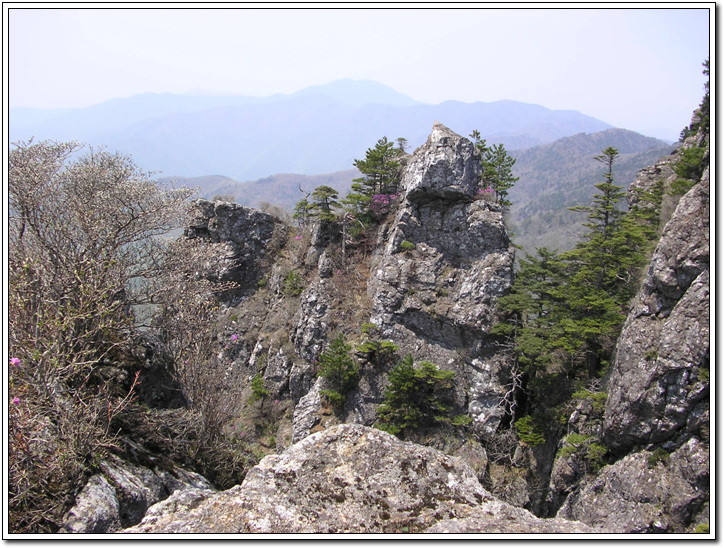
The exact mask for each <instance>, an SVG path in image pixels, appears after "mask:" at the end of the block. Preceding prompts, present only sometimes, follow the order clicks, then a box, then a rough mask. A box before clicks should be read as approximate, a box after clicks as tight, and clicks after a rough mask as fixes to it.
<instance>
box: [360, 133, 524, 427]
mask: <svg viewBox="0 0 724 548" xmlns="http://www.w3.org/2000/svg"><path fill="white" fill-rule="evenodd" d="M477 154H478V153H477V151H476V150H475V147H474V145H473V144H472V143H471V142H470V141H469V140H468V139H465V138H463V137H461V136H459V135H457V134H455V133H453V132H452V131H450V130H449V129H447V128H446V127H445V126H443V125H442V124H439V123H436V124H435V127H434V128H433V131H432V134H431V135H430V138H429V139H428V141H427V143H426V144H425V145H423V146H422V147H420V148H419V149H418V150H417V151H415V154H414V155H413V156H412V158H411V159H410V161H409V163H408V165H407V167H406V168H405V171H404V172H403V176H402V186H403V188H404V191H405V196H404V199H403V201H402V204H401V206H400V209H399V210H398V212H397V214H396V216H395V219H394V221H393V222H392V223H391V225H389V226H387V227H384V228H383V230H382V231H381V236H380V242H379V246H378V247H380V248H381V249H382V252H381V253H380V254H379V255H378V256H377V257H375V258H374V259H373V262H372V267H371V275H370V280H369V285H368V294H369V296H370V300H371V302H372V318H371V321H372V322H373V323H375V324H376V325H377V326H378V327H379V328H380V330H381V332H382V334H383V336H384V337H385V338H387V339H390V340H392V341H394V342H395V343H396V344H398V345H399V346H400V347H401V349H402V352H403V353H407V352H412V353H413V354H414V355H415V357H416V358H417V359H427V360H430V361H432V362H433V363H436V364H437V365H438V366H439V367H442V368H445V369H450V370H453V371H455V372H456V378H457V379H460V383H459V385H458V388H459V389H458V392H457V394H456V399H457V402H458V404H459V405H460V407H462V408H466V410H467V412H468V413H469V414H470V415H471V416H472V417H473V419H474V420H475V421H476V425H477V427H478V428H480V429H482V430H483V431H492V430H494V429H495V428H496V427H497V425H498V424H499V422H500V419H501V417H502V415H503V409H502V407H501V395H502V392H504V388H503V387H504V386H505V384H506V383H507V382H508V381H509V379H508V377H509V371H508V369H507V364H506V363H505V361H504V360H502V359H501V356H500V355H498V354H497V352H496V350H495V349H494V348H493V347H492V345H491V344H490V342H491V341H490V338H489V336H488V332H489V331H490V329H491V327H492V326H493V325H494V324H495V322H496V321H497V318H496V301H497V298H498V297H499V296H501V295H503V294H505V293H506V292H507V291H508V290H509V288H510V285H511V283H512V276H513V261H514V257H515V255H514V250H513V247H512V246H511V244H510V240H509V237H508V234H507V231H506V228H505V224H504V221H503V213H502V209H501V207H500V206H498V205H497V204H493V203H490V202H485V201H482V200H478V201H476V200H474V198H475V196H476V193H477V190H478V188H479V177H480V167H479V157H478V155H477ZM403 242H405V244H404V245H403ZM410 244H412V245H414V249H411V250H410V249H407V250H406V249H405V248H410V247H411V245H410Z"/></svg>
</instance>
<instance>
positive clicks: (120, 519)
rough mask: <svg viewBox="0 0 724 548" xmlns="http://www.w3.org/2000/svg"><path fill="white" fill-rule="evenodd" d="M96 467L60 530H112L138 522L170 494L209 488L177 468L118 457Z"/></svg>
mask: <svg viewBox="0 0 724 548" xmlns="http://www.w3.org/2000/svg"><path fill="white" fill-rule="evenodd" d="M100 467H101V470H102V473H100V474H96V475H94V476H92V477H91V478H90V479H89V480H88V482H87V483H86V485H85V486H84V487H83V489H82V490H81V491H80V493H79V494H78V496H77V497H76V501H75V505H74V506H73V508H71V509H70V510H69V511H68V512H67V513H66V515H65V517H64V519H63V524H62V526H61V527H60V532H61V533H112V532H115V531H118V530H119V529H121V528H122V527H129V526H131V525H135V524H137V523H139V522H140V521H141V519H142V518H143V517H144V515H145V514H146V510H148V508H149V507H151V506H152V505H153V504H155V503H157V502H159V501H161V500H164V499H166V498H167V497H168V496H169V495H171V494H173V493H176V492H182V491H185V490H187V489H206V490H210V489H211V485H210V484H209V482H208V481H207V480H206V479H205V478H204V477H203V476H200V475H199V474H196V473H194V472H189V471H187V470H183V469H181V468H174V469H173V470H171V471H168V470H161V469H158V468H157V469H150V468H146V467H143V466H136V465H133V464H130V463H127V462H124V461H121V460H120V459H114V460H112V461H111V460H108V461H103V462H102V463H101V466H100Z"/></svg>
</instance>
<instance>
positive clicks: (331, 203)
mask: <svg viewBox="0 0 724 548" xmlns="http://www.w3.org/2000/svg"><path fill="white" fill-rule="evenodd" d="M338 195H339V193H338V192H337V191H336V190H335V189H333V188H332V187H330V186H326V185H322V186H318V187H317V188H315V189H314V192H312V194H311V198H312V204H311V205H310V206H309V210H311V211H312V212H313V215H314V216H316V217H317V218H318V219H319V220H320V221H326V222H330V221H334V219H335V215H334V213H333V212H332V208H338V207H340V205H339V202H337V197H338Z"/></svg>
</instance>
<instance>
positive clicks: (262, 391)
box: [249, 373, 269, 403]
mask: <svg viewBox="0 0 724 548" xmlns="http://www.w3.org/2000/svg"><path fill="white" fill-rule="evenodd" d="M268 395H269V390H267V389H266V388H264V378H263V377H262V376H261V373H257V374H256V375H255V376H254V378H253V379H252V380H251V396H250V397H249V403H253V402H255V401H257V400H261V399H264V398H266V397H267V396H268Z"/></svg>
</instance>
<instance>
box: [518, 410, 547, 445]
mask: <svg viewBox="0 0 724 548" xmlns="http://www.w3.org/2000/svg"><path fill="white" fill-rule="evenodd" d="M514 426H515V431H516V432H517V433H518V439H520V441H522V442H524V443H526V444H528V445H530V446H535V445H542V444H544V443H545V442H546V440H545V437H544V436H543V433H542V430H543V429H544V427H543V424H542V421H541V419H540V417H533V416H532V415H526V416H525V417H521V418H520V419H518V420H517V421H515V423H514Z"/></svg>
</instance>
